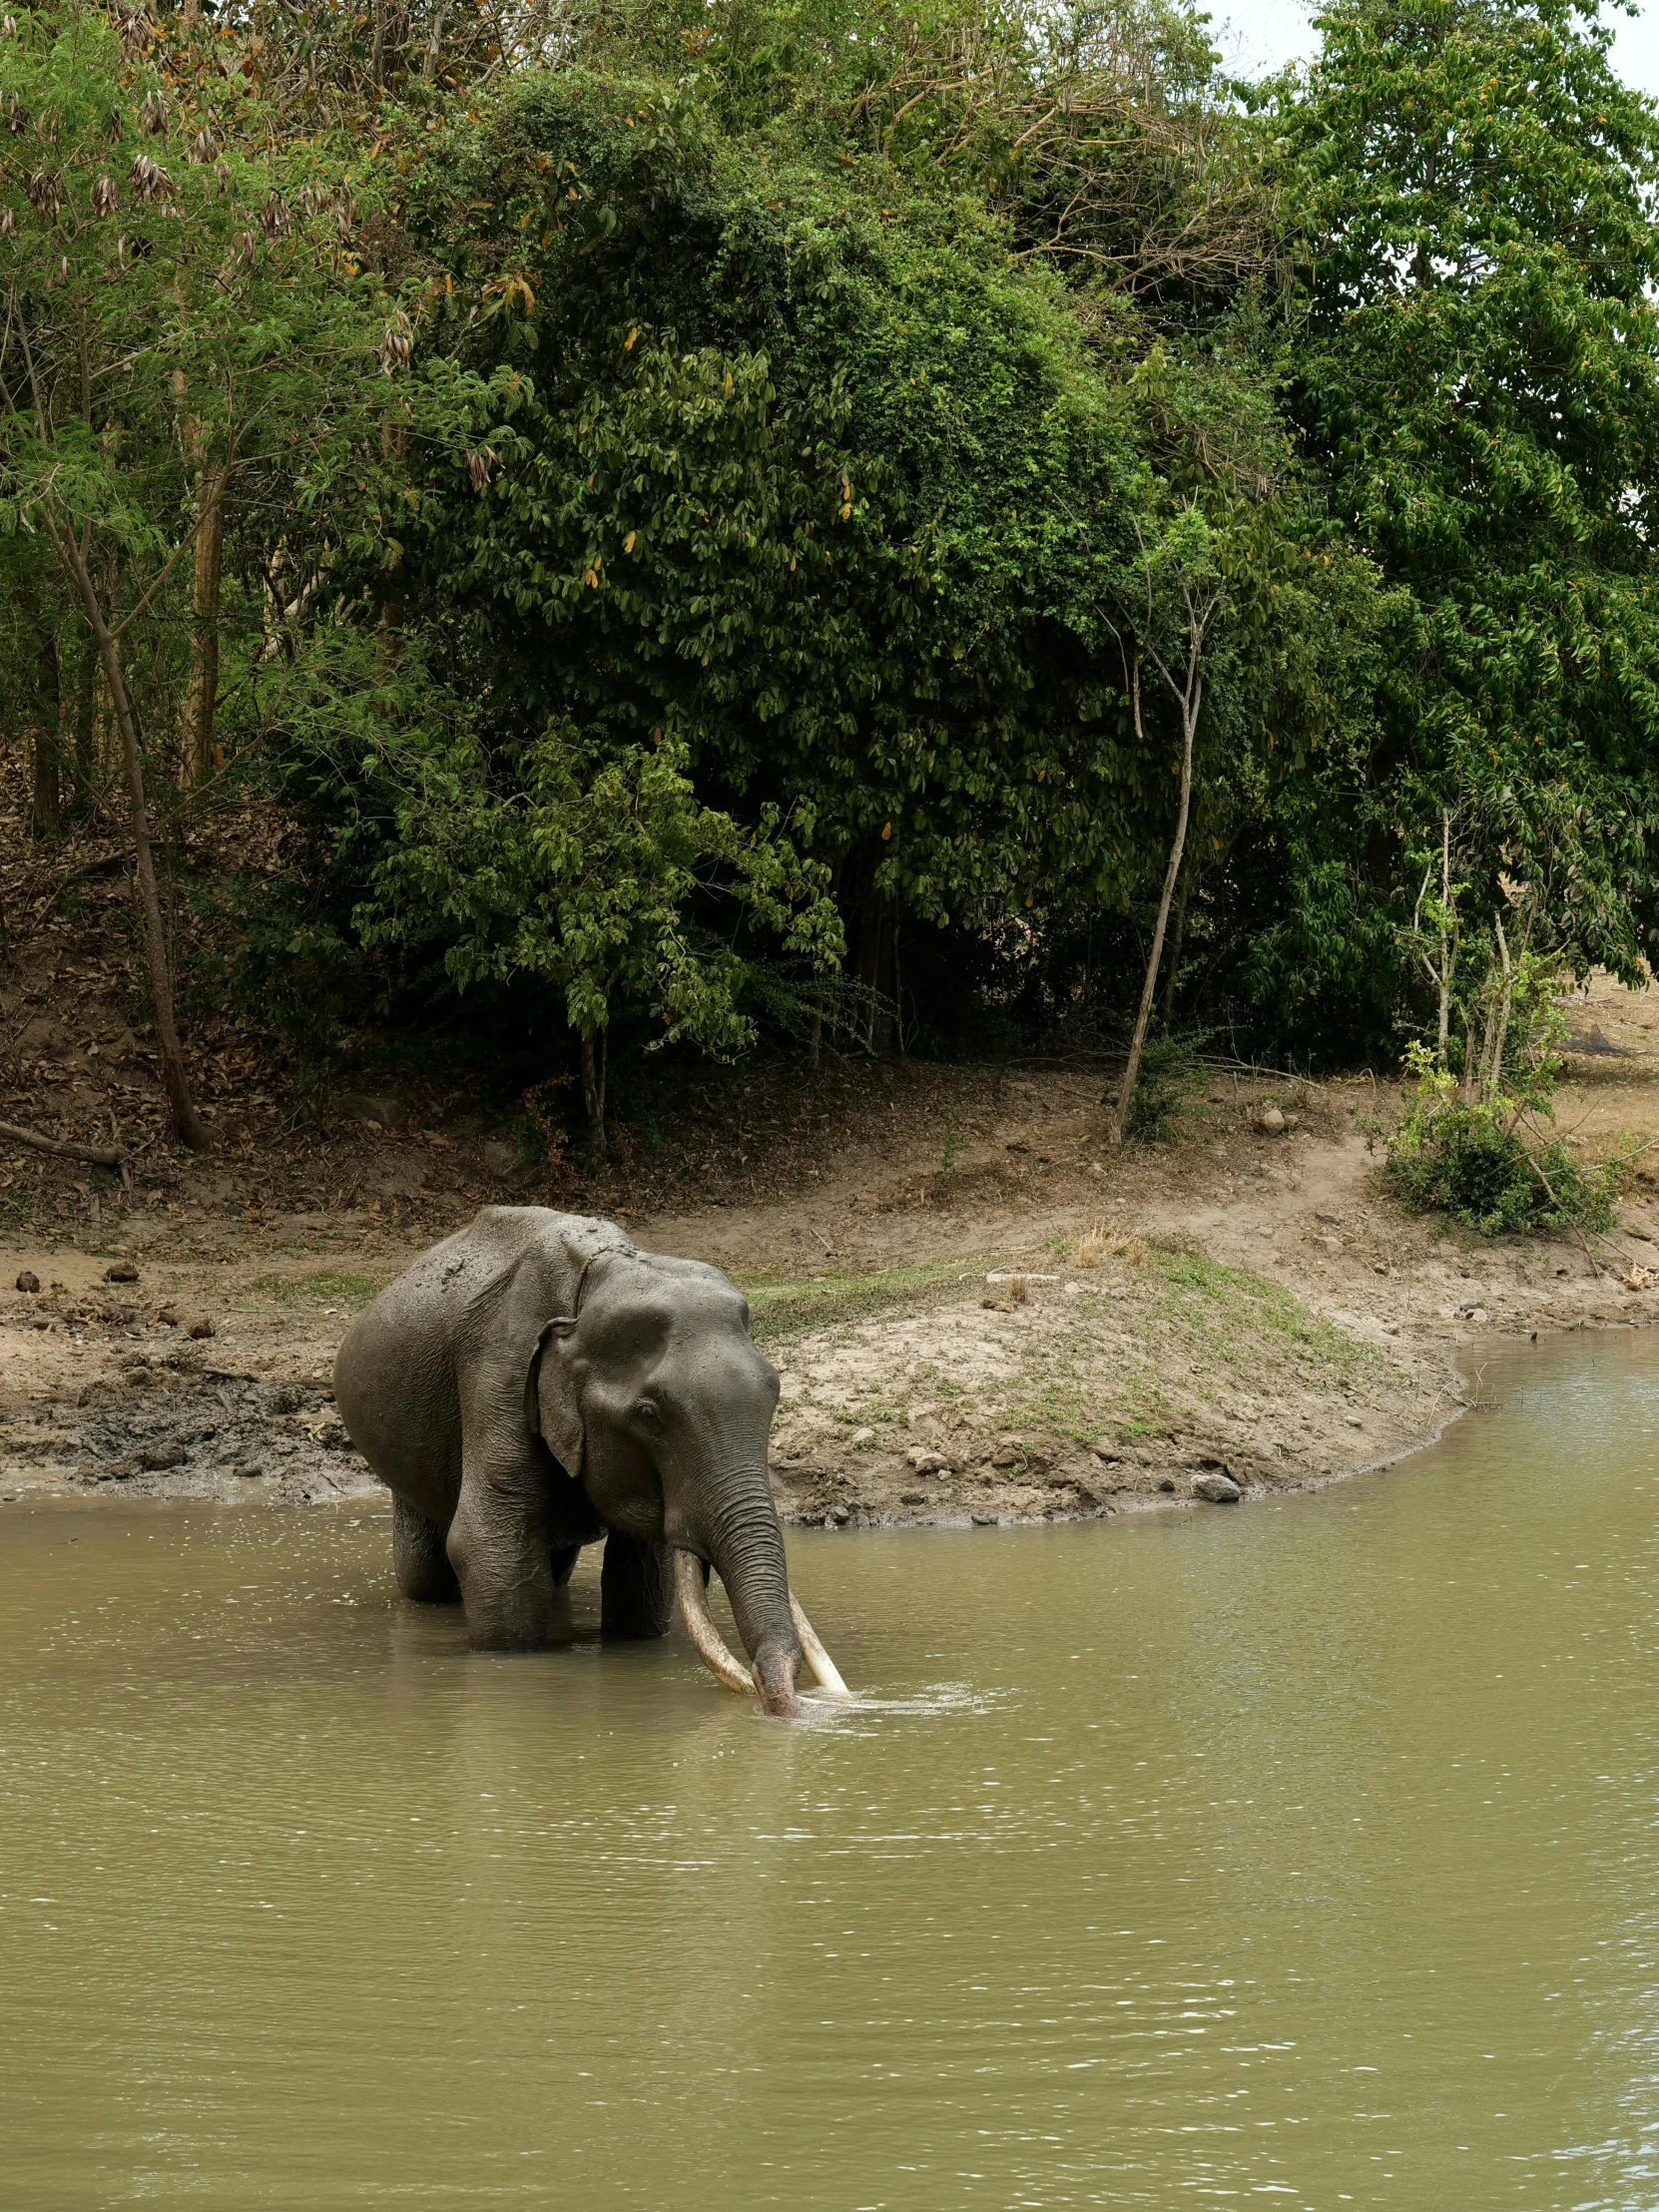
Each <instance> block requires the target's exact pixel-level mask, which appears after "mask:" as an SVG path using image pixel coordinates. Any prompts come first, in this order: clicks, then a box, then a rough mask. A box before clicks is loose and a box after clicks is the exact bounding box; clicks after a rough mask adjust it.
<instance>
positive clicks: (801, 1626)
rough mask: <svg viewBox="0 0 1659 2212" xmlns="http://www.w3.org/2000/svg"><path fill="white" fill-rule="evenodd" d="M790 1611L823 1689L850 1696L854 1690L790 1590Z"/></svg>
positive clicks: (836, 1694) (832, 1693) (809, 1664)
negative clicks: (843, 1676)
mask: <svg viewBox="0 0 1659 2212" xmlns="http://www.w3.org/2000/svg"><path fill="white" fill-rule="evenodd" d="M790 1611H791V1613H792V1614H793V1615H794V1616H795V1632H796V1634H797V1635H798V1636H799V1637H800V1638H801V1648H802V1650H803V1651H804V1652H805V1653H806V1654H807V1664H808V1666H810V1667H811V1668H812V1670H813V1672H814V1674H816V1675H817V1677H818V1685H819V1688H820V1689H821V1690H828V1691H829V1693H830V1696H831V1697H850V1696H851V1695H852V1692H851V1691H850V1690H849V1689H848V1688H847V1686H846V1684H845V1683H844V1682H843V1681H842V1680H841V1678H840V1670H839V1668H838V1667H837V1666H836V1665H835V1662H834V1660H833V1659H831V1658H830V1654H829V1653H828V1652H827V1651H826V1650H825V1648H824V1646H823V1644H822V1643H820V1641H819V1635H818V1630H817V1629H816V1628H815V1627H814V1626H813V1624H812V1622H811V1621H810V1620H809V1619H808V1618H807V1616H806V1614H805V1613H804V1612H803V1611H802V1610H801V1605H800V1601H799V1600H798V1599H797V1597H796V1594H795V1592H794V1591H793V1590H792V1591H791V1592H790Z"/></svg>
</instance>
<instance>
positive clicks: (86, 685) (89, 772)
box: [74, 630, 98, 814]
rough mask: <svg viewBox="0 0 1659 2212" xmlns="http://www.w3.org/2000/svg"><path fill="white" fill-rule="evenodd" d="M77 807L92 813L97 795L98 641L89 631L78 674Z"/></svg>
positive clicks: (75, 770) (76, 674)
mask: <svg viewBox="0 0 1659 2212" xmlns="http://www.w3.org/2000/svg"><path fill="white" fill-rule="evenodd" d="M74 748H75V752H74V778H75V804H76V806H77V807H79V808H82V809H83V810H84V811H85V812H87V813H88V814H90V813H91V811H92V808H93V805H94V802H95V800H96V798H97V792H98V640H97V639H96V638H95V637H94V636H93V634H92V632H91V631H90V630H89V631H88V632H87V634H86V636H85V638H83V639H82V641H81V654H80V665H79V666H78V667H77V669H76V671H75V739H74Z"/></svg>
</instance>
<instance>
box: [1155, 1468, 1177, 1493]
mask: <svg viewBox="0 0 1659 2212" xmlns="http://www.w3.org/2000/svg"><path fill="white" fill-rule="evenodd" d="M1158 1487H1159V1489H1160V1490H1162V1491H1163V1493H1164V1495H1165V1497H1173V1496H1174V1495H1175V1477H1174V1475H1173V1474H1161V1475H1160V1476H1159V1477H1158Z"/></svg>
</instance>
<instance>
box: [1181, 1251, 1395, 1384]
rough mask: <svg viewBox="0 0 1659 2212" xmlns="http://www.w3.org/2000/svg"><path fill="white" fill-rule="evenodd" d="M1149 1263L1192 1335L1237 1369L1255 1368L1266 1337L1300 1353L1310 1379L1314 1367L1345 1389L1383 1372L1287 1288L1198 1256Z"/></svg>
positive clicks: (1374, 1357) (1361, 1347) (1377, 1361)
mask: <svg viewBox="0 0 1659 2212" xmlns="http://www.w3.org/2000/svg"><path fill="white" fill-rule="evenodd" d="M1148 1259H1149V1260H1150V1262H1151V1264H1152V1266H1153V1267H1155V1268H1156V1269H1157V1271H1158V1273H1159V1275H1160V1276H1162V1278H1163V1280H1164V1281H1165V1282H1166V1283H1167V1284H1168V1285H1169V1286H1170V1288H1171V1289H1172V1290H1173V1291H1175V1292H1176V1293H1177V1294H1178V1296H1180V1297H1181V1298H1182V1299H1183V1302H1184V1310H1183V1311H1182V1313H1181V1320H1182V1322H1183V1324H1184V1326H1185V1328H1186V1330H1187V1332H1188V1333H1189V1334H1190V1335H1191V1336H1193V1337H1195V1338H1197V1339H1198V1341H1199V1343H1200V1344H1202V1345H1203V1346H1204V1348H1205V1350H1206V1351H1209V1352H1212V1353H1214V1354H1215V1355H1216V1356H1217V1357H1218V1358H1220V1359H1221V1360H1222V1361H1224V1362H1225V1364H1226V1365H1227V1366H1228V1367H1229V1368H1232V1369H1235V1370H1238V1369H1242V1368H1245V1367H1247V1366H1248V1365H1249V1363H1250V1361H1251V1359H1252V1357H1253V1354H1254V1349H1255V1347H1254V1344H1253V1341H1252V1340H1253V1338H1255V1337H1257V1335H1258V1333H1261V1332H1265V1333H1266V1334H1268V1335H1269V1336H1272V1337H1277V1338H1279V1339H1280V1340H1281V1341H1282V1342H1283V1343H1286V1344H1289V1345H1292V1346H1294V1347H1295V1348H1296V1352H1297V1355H1298V1365H1299V1366H1300V1367H1301V1368H1302V1369H1303V1370H1304V1372H1305V1373H1306V1370H1307V1369H1308V1368H1309V1367H1314V1368H1317V1369H1320V1370H1323V1380H1325V1381H1327V1382H1330V1383H1336V1384H1337V1385H1338V1386H1339V1387H1341V1386H1343V1385H1344V1384H1346V1383H1351V1382H1352V1381H1353V1380H1354V1379H1355V1378H1356V1377H1357V1376H1359V1375H1362V1374H1368V1373H1378V1372H1381V1370H1382V1369H1383V1360H1382V1359H1381V1358H1380V1356H1379V1355H1378V1354H1377V1353H1375V1352H1374V1351H1373V1350H1372V1348H1371V1346H1370V1345H1366V1344H1361V1343H1359V1342H1358V1341H1357V1340H1356V1339H1354V1338H1352V1337H1345V1336H1344V1335H1343V1333H1342V1331H1341V1330H1340V1329H1339V1328H1337V1327H1336V1325H1335V1324H1334V1323H1333V1322H1329V1321H1326V1320H1324V1319H1323V1318H1322V1317H1321V1316H1320V1315H1318V1314H1315V1313H1313V1312H1311V1311H1310V1310H1309V1308H1308V1307H1306V1306H1304V1305H1303V1303H1302V1301H1301V1299H1299V1298H1297V1297H1295V1296H1294V1295H1293V1294H1292V1293H1291V1292H1290V1291H1288V1290H1286V1288H1285V1286H1284V1285H1283V1284H1282V1283H1275V1282H1272V1281H1270V1280H1269V1278H1268V1277H1266V1276H1264V1275H1257V1274H1255V1273H1253V1272H1252V1270H1250V1269H1248V1268H1226V1267H1223V1266H1222V1265H1221V1264H1220V1262H1219V1261H1216V1260H1206V1259H1205V1258H1204V1257H1203V1256H1202V1255H1201V1254H1199V1253H1195V1252H1175V1251H1161V1250H1154V1251H1152V1252H1150V1253H1149V1254H1148Z"/></svg>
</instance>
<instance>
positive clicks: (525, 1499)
mask: <svg viewBox="0 0 1659 2212" xmlns="http://www.w3.org/2000/svg"><path fill="white" fill-rule="evenodd" d="M334 1396H335V1401H336V1403H337V1405H338V1408H339V1414H340V1418H341V1419H342V1420H343V1421H344V1423H345V1427H346V1431H347V1433H348V1434H349V1435H350V1438H351V1441H352V1442H353V1443H354V1444H355V1445H356V1446H357V1448H358V1449H359V1450H360V1451H361V1452H362V1454H363V1456H364V1457H365V1458H366V1459H367V1461H368V1463H369V1465H370V1466H371V1467H372V1468H373V1469H374V1471H375V1473H376V1474H377V1475H378V1476H379V1477H380V1479H381V1481H382V1482H384V1483H385V1484H386V1486H387V1488H388V1489H389V1490H391V1492H392V1493H393V1521H392V1554H393V1560H394V1563H395V1566H396V1570H397V1581H398V1587H399V1588H400V1589H401V1590H402V1591H403V1593H404V1595H405V1596H406V1597H411V1598H424V1599H427V1600H429V1601H441V1600H443V1599H446V1598H447V1599H453V1598H455V1597H456V1596H457V1595H458V1596H459V1598H460V1600H461V1602H462V1603H463V1604H464V1606H465V1607H466V1623H467V1634H468V1637H469V1639H470V1641H471V1643H472V1645H473V1647H474V1648H475V1649H477V1650H483V1651H531V1650H535V1649H536V1648H538V1647H539V1646H541V1645H543V1644H545V1643H546V1642H547V1640H548V1632H549V1625H550V1614H551V1610H552V1603H553V1593H554V1591H555V1589H557V1588H558V1587H559V1585H560V1584H561V1583H562V1582H564V1581H565V1580H566V1579H567V1577H568V1576H569V1574H570V1571H571V1569H572V1567H573V1566H574V1565H575V1562H576V1555H577V1552H578V1551H579V1549H580V1548H581V1546H582V1545H583V1544H588V1543H594V1542H596V1541H598V1539H599V1538H600V1537H604V1538H605V1564H604V1570H603V1575H602V1580H601V1588H602V1626H603V1630H604V1632H605V1634H607V1635H613V1636H661V1635H664V1634H666V1633H667V1630H668V1626H669V1621H670V1618H671V1615H672V1612H673V1604H674V1584H673V1573H672V1566H671V1547H675V1546H678V1547H680V1548H683V1549H685V1550H688V1551H692V1552H695V1553H696V1554H697V1555H698V1556H699V1557H700V1558H702V1559H704V1560H706V1561H707V1562H708V1563H709V1565H711V1566H712V1567H713V1568H714V1570H715V1572H716V1573H717V1574H718V1575H719V1576H720V1578H721V1581H722V1582H723V1583H724V1584H725V1586H726V1591H727V1595H728V1597H729V1598H730V1599H731V1602H732V1611H733V1615H734V1618H735V1619H736V1621H737V1625H738V1633H739V1635H740V1636H741V1637H742V1638H743V1642H744V1646H745V1648H746V1650H747V1651H748V1653H749V1656H750V1658H751V1660H752V1661H753V1662H754V1669H755V1681H756V1687H757V1688H758V1690H759V1691H760V1693H761V1701H762V1704H763V1705H764V1706H765V1707H766V1709H767V1710H768V1711H769V1712H774V1713H791V1712H793V1711H794V1710H795V1679H796V1675H797V1673H798V1671H799V1669H800V1665H801V1647H800V1645H799V1643H798V1642H797V1640H796V1634H795V1627H794V1624H793V1622H792V1620H791V1617H790V1593H789V1577H788V1571H787V1569H786V1566H785V1561H784V1535H783V1530H782V1529H781V1528H780V1526H779V1524H778V1513H777V1509H776V1507H775V1506H774V1504H773V1499H772V1485H771V1483H770V1481H769V1479H768V1476H767V1442H768V1437H769V1434H770V1431H771V1427H772V1417H773V1414H774V1412H775V1411H776V1410H777V1405H778V1377H777V1375H776V1374H775V1372H774V1370H773V1368H772V1366H771V1364H770V1363H769V1362H768V1361H767V1360H766V1359H764V1358H763V1357H762V1355H761V1354H760V1353H759V1352H758V1351H757V1350H756V1348H755V1346H754V1345H753V1344H752V1343H751V1342H750V1337H749V1308H748V1306H747V1305H746V1304H745V1302H744V1300H743V1298H742V1296H741V1295H740V1294H739V1292H738V1291H737V1290H736V1289H735V1288H734V1286H733V1285H732V1284H731V1283H730V1282H728V1280H727V1279H726V1277H725V1276H724V1275H722V1274H721V1273H720V1271H719V1269H718V1268H712V1267H708V1266H706V1265H705V1264H704V1263H703V1262H702V1261H699V1260H671V1259H665V1258H663V1257H662V1256H661V1255H659V1254H655V1253H646V1252H640V1251H638V1250H637V1249H636V1248H635V1247H634V1246H633V1245H632V1244H630V1242H629V1241H628V1239H627V1237H625V1236H624V1235H623V1233H622V1231H621V1230H620V1229H618V1228H616V1227H614V1226H613V1225H612V1224H611V1223H608V1222H601V1221H590V1220H588V1219H586V1218H584V1217H582V1216H579V1215H574V1214H555V1213H550V1212H548V1211H547V1210H546V1209H545V1208H542V1207H539V1206H486V1207H485V1208H484V1210H483V1211H482V1213H480V1214H479V1215H478V1216H477V1218H476V1220H474V1221H473V1222H471V1223H470V1224H469V1225H468V1227H466V1228H465V1229H462V1230H459V1231H457V1233H456V1234H455V1235H454V1236H453V1237H448V1238H446V1239H445V1240H444V1242H443V1243H442V1244H439V1245H434V1246H433V1248H432V1249H431V1251H430V1252H428V1253H426V1254H424V1255H423V1256H422V1257H421V1258H420V1259H419V1260H417V1261H416V1262H415V1264H414V1266H413V1267H411V1268H410V1269H409V1270H408V1272H407V1273H406V1274H404V1275H401V1276H399V1277H398V1279H397V1281H396V1282H395V1283H393V1284H391V1285H390V1286H389V1287H388V1288H387V1289H386V1290H384V1291H382V1292H381V1294H380V1296H379V1297H378V1298H377V1299H376V1300H375V1301H374V1303H373V1305H372V1306H370V1307H369V1309H368V1311H367V1312H366V1313H365V1314H363V1315H362V1316H361V1318H360V1319H359V1320H358V1321H357V1322H356V1323H355V1325H354V1326H353V1328H352V1329H351V1331H350V1333H349V1335H348V1336H347V1337H346V1339H345V1342H344V1343H343V1344H342V1345H341V1346H340V1349H339V1353H338V1356H337V1357H336V1359H335V1361H334Z"/></svg>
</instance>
